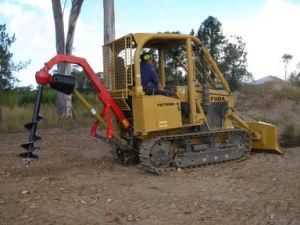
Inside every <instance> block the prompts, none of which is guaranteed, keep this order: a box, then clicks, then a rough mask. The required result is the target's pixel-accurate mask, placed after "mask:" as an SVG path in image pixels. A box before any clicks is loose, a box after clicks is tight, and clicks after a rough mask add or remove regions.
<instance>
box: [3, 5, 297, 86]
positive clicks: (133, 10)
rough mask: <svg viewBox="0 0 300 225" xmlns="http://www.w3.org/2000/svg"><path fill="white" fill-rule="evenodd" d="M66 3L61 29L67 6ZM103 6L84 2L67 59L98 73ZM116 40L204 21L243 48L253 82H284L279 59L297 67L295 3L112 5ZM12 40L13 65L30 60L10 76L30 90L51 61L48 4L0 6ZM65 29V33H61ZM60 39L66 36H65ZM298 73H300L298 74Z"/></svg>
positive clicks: (194, 26) (191, 26)
mask: <svg viewBox="0 0 300 225" xmlns="http://www.w3.org/2000/svg"><path fill="white" fill-rule="evenodd" d="M65 1H66V6H65V10H64V20H65V21H64V22H65V24H66V25H67V21H68V13H69V11H70V6H71V0H61V2H62V5H64V2H65ZM102 3H103V0H85V1H84V3H83V5H82V9H81V14H80V16H79V19H78V22H77V27H76V31H75V39H74V46H73V47H74V51H73V54H74V55H76V56H79V57H83V58H86V59H87V61H88V62H89V64H90V65H91V66H92V68H93V69H94V70H95V71H96V72H98V71H102V68H103V67H102V45H103V4H102ZM114 4H115V23H116V26H115V29H116V38H118V37H121V36H124V35H126V34H128V33H135V32H143V33H145V32H147V33H148V32H154V33H156V32H159V31H160V32H165V31H180V32H181V33H187V34H188V33H190V31H191V29H195V30H198V28H199V26H200V24H201V23H202V22H203V21H204V20H205V19H206V18H207V17H208V16H214V17H216V18H217V19H218V20H219V21H220V22H221V23H222V27H223V33H224V34H225V35H227V36H228V37H229V36H230V35H238V36H241V37H242V38H243V40H244V42H245V43H246V51H247V53H248V70H249V71H250V72H251V73H252V74H253V75H254V78H255V79H259V78H262V77H265V76H268V75H274V76H277V77H279V78H282V79H284V64H283V62H282V59H281V57H282V55H283V54H285V53H287V54H291V55H292V56H293V59H292V61H291V62H290V64H289V66H288V70H289V72H292V71H294V70H296V68H297V66H296V64H297V63H299V62H300V42H299V40H300V29H299V25H300V0H210V1H208V0H115V1H114ZM3 23H5V24H6V27H7V31H8V33H10V34H15V35H16V38H17V40H16V42H15V43H14V44H13V46H12V48H11V51H12V52H13V54H14V56H13V59H14V61H15V62H18V61H27V60H31V63H30V64H29V65H28V66H27V68H26V69H24V70H22V71H20V72H18V73H15V76H16V77H17V78H18V79H19V80H20V81H21V82H20V83H19V85H20V86H27V85H35V78H34V74H35V72H36V71H37V70H39V69H40V68H42V67H43V65H44V63H45V62H46V61H48V60H49V59H50V58H52V57H53V56H54V55H55V31H54V20H53V13H52V6H51V1H50V0H0V24H3ZM65 29H66V28H65ZM65 33H66V31H65ZM298 70H300V68H298Z"/></svg>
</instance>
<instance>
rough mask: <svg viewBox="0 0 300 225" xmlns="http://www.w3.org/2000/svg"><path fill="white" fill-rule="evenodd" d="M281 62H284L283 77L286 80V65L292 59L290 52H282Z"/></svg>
mask: <svg viewBox="0 0 300 225" xmlns="http://www.w3.org/2000/svg"><path fill="white" fill-rule="evenodd" d="M281 59H282V62H283V63H284V79H285V81H286V78H287V77H286V76H287V68H288V65H289V62H290V61H291V60H292V59H293V56H292V55H291V54H287V53H285V54H283V55H282V57H281Z"/></svg>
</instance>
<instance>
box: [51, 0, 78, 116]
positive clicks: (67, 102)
mask: <svg viewBox="0 0 300 225" xmlns="http://www.w3.org/2000/svg"><path fill="white" fill-rule="evenodd" d="M82 3H83V0H72V8H71V12H70V17H69V25H68V34H67V40H66V43H65V34H64V26H63V13H62V8H61V3H60V0H52V9H53V16H54V23H55V33H56V52H57V53H58V54H66V55H71V54H72V48H73V40H74V34H75V27H76V22H77V19H78V16H79V14H80V9H81V6H82ZM58 73H60V74H67V75H71V65H70V64H62V65H58ZM56 111H57V113H58V115H59V116H60V117H64V118H70V117H73V112H72V95H65V94H63V93H60V92H59V93H58V95H57V99H56Z"/></svg>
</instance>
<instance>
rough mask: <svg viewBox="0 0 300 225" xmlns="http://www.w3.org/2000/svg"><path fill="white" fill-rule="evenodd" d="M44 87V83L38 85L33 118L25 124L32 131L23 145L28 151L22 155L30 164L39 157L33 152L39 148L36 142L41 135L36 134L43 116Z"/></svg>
mask: <svg viewBox="0 0 300 225" xmlns="http://www.w3.org/2000/svg"><path fill="white" fill-rule="evenodd" d="M43 89H44V87H43V85H39V86H38V91H37V96H36V99H35V104H34V109H33V115H32V120H31V122H30V123H27V124H25V125H24V126H25V128H27V129H28V130H29V131H30V133H29V140H28V143H26V144H22V145H21V146H22V147H23V148H25V149H26V150H27V151H26V152H24V153H21V154H20V156H21V157H24V158H25V160H26V162H27V163H28V164H30V162H31V160H32V159H34V158H37V155H35V154H33V151H34V150H35V149H36V148H37V147H35V146H34V142H35V141H36V140H38V139H40V137H39V136H38V135H37V134H36V129H37V123H38V122H39V121H40V120H41V119H42V118H43V117H42V116H40V114H39V112H40V106H41V100H42V95H43Z"/></svg>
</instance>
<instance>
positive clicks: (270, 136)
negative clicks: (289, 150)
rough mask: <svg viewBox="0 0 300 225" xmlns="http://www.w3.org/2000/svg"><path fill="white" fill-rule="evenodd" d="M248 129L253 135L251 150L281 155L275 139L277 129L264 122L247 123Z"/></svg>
mask: <svg viewBox="0 0 300 225" xmlns="http://www.w3.org/2000/svg"><path fill="white" fill-rule="evenodd" d="M247 124H248V125H249V127H250V129H251V130H252V131H253V132H254V133H255V135H254V137H253V138H252V150H254V151H273V152H274V151H275V152H277V153H280V154H283V152H282V150H281V149H280V146H279V143H278V137H277V127H276V126H274V125H272V124H269V123H264V122H247Z"/></svg>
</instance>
